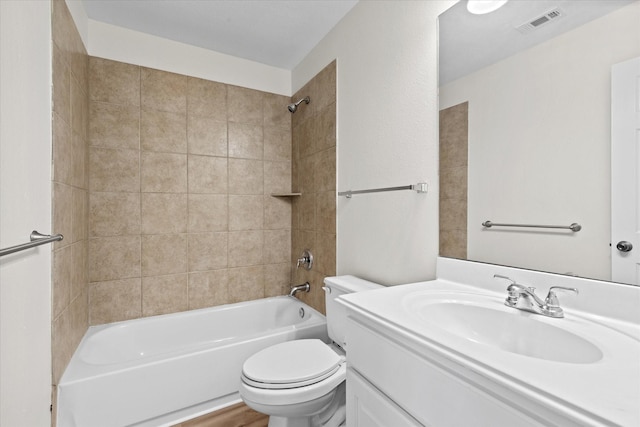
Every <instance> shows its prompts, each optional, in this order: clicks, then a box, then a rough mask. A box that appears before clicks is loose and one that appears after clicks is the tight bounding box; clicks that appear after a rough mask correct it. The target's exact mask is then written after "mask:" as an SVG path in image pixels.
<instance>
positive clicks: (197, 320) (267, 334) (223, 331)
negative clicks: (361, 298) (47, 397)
mask: <svg viewBox="0 0 640 427" xmlns="http://www.w3.org/2000/svg"><path fill="white" fill-rule="evenodd" d="M301 338H319V339H322V340H324V341H328V337H327V327H326V320H325V317H324V316H323V315H322V314H320V313H318V312H317V311H315V310H314V309H312V308H311V307H309V306H308V305H306V304H304V303H302V302H301V301H299V300H298V299H295V298H292V297H287V296H283V297H273V298H265V299H261V300H256V301H249V302H244V303H238V304H228V305H224V306H219V307H214V308H209V309H203V310H193V311H187V312H183V313H176V314H168V315H163V316H155V317H147V318H143V319H137V320H131V321H126V322H118V323H111V324H108V325H100V326H92V327H90V328H89V330H88V331H87V333H86V334H85V336H84V338H83V339H82V341H81V343H80V345H79V346H78V349H77V350H76V352H75V354H74V355H73V357H72V358H71V361H70V363H69V366H68V367H67V369H66V370H65V372H64V374H63V376H62V378H61V380H60V383H59V384H58V407H57V423H58V424H57V425H58V427H101V426H109V427H117V426H136V427H159V426H167V425H172V424H175V423H178V422H180V421H183V420H186V419H189V418H193V417H195V416H198V415H202V414H205V413H208V412H211V411H213V410H216V409H218V408H221V407H224V406H227V405H230V404H232V403H236V402H238V401H240V397H239V395H238V386H239V382H240V373H241V370H242V364H243V363H244V361H245V360H246V359H247V358H248V357H249V356H251V355H252V354H254V353H255V352H257V351H258V350H260V349H262V348H265V347H267V346H270V345H273V344H275V343H278V342H283V341H288V340H293V339H301ZM291 362H292V363H299V362H300V361H297V360H292V361H291Z"/></svg>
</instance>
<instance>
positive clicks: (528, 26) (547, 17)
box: [516, 8, 564, 34]
mask: <svg viewBox="0 0 640 427" xmlns="http://www.w3.org/2000/svg"><path fill="white" fill-rule="evenodd" d="M563 16H564V13H563V12H562V11H561V10H560V9H558V8H555V9H553V10H550V11H549V12H547V13H545V14H543V15H541V16H538V17H536V18H534V19H532V20H530V21H528V22H525V23H524V24H522V25H520V26H518V27H516V29H517V30H518V31H520V32H521V33H524V34H526V33H530V32H531V31H533V30H535V29H537V28H540V27H541V26H543V25H545V24H547V23H549V22H551V21H553V20H555V19H558V18H561V17H563Z"/></svg>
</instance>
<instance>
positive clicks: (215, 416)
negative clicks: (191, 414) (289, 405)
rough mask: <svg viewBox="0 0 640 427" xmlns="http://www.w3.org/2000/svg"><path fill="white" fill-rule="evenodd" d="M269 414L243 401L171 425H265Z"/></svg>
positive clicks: (199, 426) (176, 426) (259, 426)
mask: <svg viewBox="0 0 640 427" xmlns="http://www.w3.org/2000/svg"><path fill="white" fill-rule="evenodd" d="M267 424H269V416H268V415H264V414H261V413H259V412H256V411H254V410H253V409H251V408H249V407H248V406H247V405H245V404H244V403H238V404H237V405H232V406H228V407H226V408H224V409H220V410H219V411H216V412H212V413H210V414H207V415H203V416H201V417H198V418H194V419H192V420H189V421H185V422H182V423H180V424H176V425H175V426H173V427H267Z"/></svg>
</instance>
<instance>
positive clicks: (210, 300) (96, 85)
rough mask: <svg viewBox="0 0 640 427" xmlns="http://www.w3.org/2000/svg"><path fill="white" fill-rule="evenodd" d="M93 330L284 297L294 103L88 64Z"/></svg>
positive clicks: (106, 63) (110, 64)
mask: <svg viewBox="0 0 640 427" xmlns="http://www.w3.org/2000/svg"><path fill="white" fill-rule="evenodd" d="M89 76H90V77H89V79H90V103H89V111H90V125H89V144H90V147H89V171H90V172H89V175H90V179H89V190H90V203H89V214H88V221H89V243H88V247H89V270H88V271H89V281H90V286H89V301H90V302H89V317H90V323H91V324H100V323H107V322H113V321H119V320H125V319H133V318H138V317H143V316H151V315H156V314H163V313H171V312H177V311H184V310H189V309H195V308H202V307H208V306H214V305H218V304H225V303H230V302H238V301H244V300H251V299H256V298H262V297H264V296H271V295H281V294H284V293H286V292H287V291H288V289H289V284H290V279H291V277H290V268H291V263H290V254H291V209H292V207H291V201H290V200H288V199H282V198H275V197H271V196H270V194H271V193H272V192H288V191H290V190H291V114H290V113H289V112H288V111H287V108H286V106H287V104H288V103H289V98H288V97H284V96H280V95H274V94H270V93H265V92H260V91H257V90H252V89H246V88H241V87H236V86H231V85H225V84H221V83H216V82H212V81H206V80H201V79H197V78H193V77H189V76H184V75H179V74H173V73H168V72H164V71H159V70H154V69H149V68H144V67H139V66H135V65H130V64H125V63H120V62H115V61H110V60H106V59H101V58H94V57H91V58H90V61H89Z"/></svg>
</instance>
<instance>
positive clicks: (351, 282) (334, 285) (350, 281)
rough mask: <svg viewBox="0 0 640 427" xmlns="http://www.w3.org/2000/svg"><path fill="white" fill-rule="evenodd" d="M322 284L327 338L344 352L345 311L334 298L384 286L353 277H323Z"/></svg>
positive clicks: (345, 346)
mask: <svg viewBox="0 0 640 427" xmlns="http://www.w3.org/2000/svg"><path fill="white" fill-rule="evenodd" d="M324 284H325V286H324V288H323V289H324V290H325V309H326V311H327V331H328V333H329V338H331V340H332V341H333V342H335V343H336V344H338V345H339V346H340V347H342V348H343V349H344V350H345V351H346V349H347V343H346V341H345V326H346V323H347V310H346V308H345V307H344V306H342V305H340V304H338V303H337V302H336V298H338V297H339V296H340V295H345V294H351V293H354V292H362V291H370V290H373V289H380V288H383V287H384V286H383V285H380V284H378V283H373V282H369V281H368V280H364V279H360V278H359V277H355V276H335V277H325V279H324Z"/></svg>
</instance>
